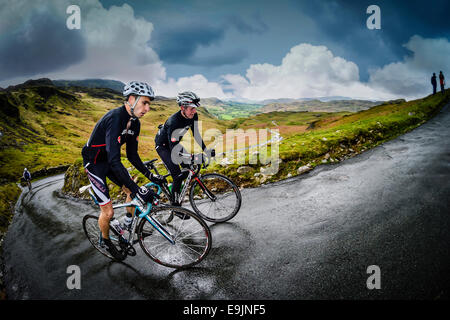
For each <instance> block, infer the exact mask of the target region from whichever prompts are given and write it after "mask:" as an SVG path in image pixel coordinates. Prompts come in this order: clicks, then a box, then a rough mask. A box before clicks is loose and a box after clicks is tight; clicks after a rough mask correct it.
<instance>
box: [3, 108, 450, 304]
mask: <svg viewBox="0 0 450 320" xmlns="http://www.w3.org/2000/svg"><path fill="white" fill-rule="evenodd" d="M62 185H63V176H62V175H59V176H55V177H51V178H47V179H43V180H41V181H38V182H35V183H34V184H33V190H32V192H31V193H25V194H23V196H22V197H21V198H20V200H19V202H18V204H17V206H16V214H15V216H14V219H13V222H12V224H11V226H10V228H9V231H8V233H7V235H6V237H5V239H4V244H3V247H4V249H3V250H4V252H3V255H4V262H5V269H6V270H5V283H6V287H7V288H6V289H7V295H8V297H9V298H10V299H448V298H449V297H450V290H449V288H450V272H449V271H450V232H449V230H450V105H447V106H446V107H444V108H443V110H442V111H441V113H439V114H438V115H437V116H436V117H434V118H433V119H431V120H430V121H429V122H427V123H426V124H424V125H422V126H421V127H419V128H417V129H415V130H413V131H412V132H410V133H408V134H405V135H403V136H401V137H399V138H397V139H395V140H392V141H390V142H387V143H385V144H383V145H381V146H379V147H376V148H374V149H372V150H369V151H367V152H365V153H363V154H361V155H358V156H356V157H354V158H352V159H349V160H346V161H344V162H342V163H339V164H334V165H323V166H320V167H318V168H316V169H315V170H313V171H311V172H310V173H308V174H304V175H302V176H298V177H293V178H290V179H288V180H284V181H281V182H278V183H274V184H268V185H264V186H262V187H259V188H255V189H244V190H242V196H243V204H242V208H241V211H240V212H239V214H238V215H237V216H236V217H235V218H234V219H233V220H231V221H230V222H228V223H223V224H213V225H210V227H211V231H212V236H213V248H212V250H211V252H210V254H209V256H208V257H207V258H206V259H205V260H204V261H203V262H202V263H200V264H199V265H198V266H196V267H195V268H192V269H188V270H182V271H176V270H173V269H169V268H165V267H162V266H160V265H158V264H156V263H154V262H152V261H151V260H150V259H148V258H147V257H146V256H145V255H144V254H143V253H142V252H141V249H140V248H139V249H138V250H137V251H138V255H137V256H136V257H129V258H128V259H127V260H126V261H125V263H115V262H111V261H110V260H108V259H107V258H105V257H103V256H102V255H101V254H99V253H98V252H97V251H95V249H93V248H92V247H91V246H90V244H89V242H88V241H87V239H86V238H85V236H84V233H83V230H82V227H81V220H82V217H83V216H84V215H85V214H87V213H95V212H97V209H96V208H95V207H93V206H92V205H91V204H90V203H86V202H77V201H75V200H71V199H67V198H64V197H61V196H59V190H60V189H61V187H62ZM70 265H77V266H79V267H80V270H81V289H80V290H77V289H74V290H69V289H68V288H67V286H66V281H67V278H68V277H69V274H68V273H67V268H68V266H70ZM372 265H376V266H378V267H379V270H380V274H379V275H380V278H379V279H380V281H381V282H380V283H381V288H380V289H372V290H369V289H368V288H367V280H368V278H369V277H370V276H371V274H369V273H368V272H367V268H368V267H369V266H372Z"/></svg>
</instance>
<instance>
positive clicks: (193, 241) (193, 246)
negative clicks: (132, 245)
mask: <svg viewBox="0 0 450 320" xmlns="http://www.w3.org/2000/svg"><path fill="white" fill-rule="evenodd" d="M175 212H177V213H179V214H184V215H187V216H189V217H190V219H187V220H186V219H181V218H179V217H173V216H174V213H175ZM151 217H152V218H153V219H154V220H156V221H157V222H158V223H159V224H160V227H162V229H164V231H166V232H167V233H168V234H169V236H170V237H171V238H172V240H173V243H171V242H170V241H169V240H168V239H167V238H166V237H164V236H163V235H162V234H161V232H159V231H158V230H157V229H156V228H155V227H154V226H153V225H152V224H151V223H150V222H149V221H148V220H147V219H146V218H144V219H142V220H141V222H140V223H139V226H138V229H137V233H138V239H139V244H140V245H141V248H142V250H143V251H144V252H145V254H146V255H148V256H149V257H150V258H151V259H152V260H153V261H155V262H157V263H159V264H161V265H163V266H166V267H171V268H177V269H178V268H187V267H191V266H193V265H195V264H197V263H199V262H200V261H202V260H203V259H204V258H205V257H206V255H207V254H208V252H209V250H210V249H211V232H210V230H209V228H208V225H207V224H206V223H205V222H204V221H203V220H202V219H201V218H199V217H198V216H196V215H195V214H194V213H193V212H192V211H190V210H188V209H185V208H182V207H173V206H161V207H157V208H154V212H152V213H151Z"/></svg>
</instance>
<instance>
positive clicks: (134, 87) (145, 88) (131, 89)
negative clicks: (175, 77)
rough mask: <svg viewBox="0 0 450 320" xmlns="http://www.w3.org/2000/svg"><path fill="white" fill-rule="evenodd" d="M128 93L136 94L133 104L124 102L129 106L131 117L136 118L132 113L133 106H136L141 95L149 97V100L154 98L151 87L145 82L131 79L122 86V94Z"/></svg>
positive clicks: (125, 95) (126, 94) (126, 95)
mask: <svg viewBox="0 0 450 320" xmlns="http://www.w3.org/2000/svg"><path fill="white" fill-rule="evenodd" d="M129 95H136V96H138V97H137V98H136V100H135V101H134V104H133V105H131V104H130V103H129V102H128V101H126V102H125V103H127V104H128V105H129V106H130V108H131V115H132V117H133V118H136V116H135V115H134V108H135V107H136V105H137V103H138V101H139V99H140V98H141V96H144V97H149V98H150V101H152V100H154V99H155V93H154V92H153V89H152V87H150V86H149V85H148V84H147V83H145V82H139V81H131V82H130V83H128V84H127V85H125V87H124V88H123V96H124V97H128V96H129Z"/></svg>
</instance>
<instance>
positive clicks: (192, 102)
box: [177, 91, 200, 108]
mask: <svg viewBox="0 0 450 320" xmlns="http://www.w3.org/2000/svg"><path fill="white" fill-rule="evenodd" d="M177 103H178V105H179V106H180V107H181V106H187V107H195V108H196V107H200V98H199V97H198V96H197V95H196V94H195V93H193V92H192V91H184V92H181V93H179V94H178V96H177Z"/></svg>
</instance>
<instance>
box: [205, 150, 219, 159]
mask: <svg viewBox="0 0 450 320" xmlns="http://www.w3.org/2000/svg"><path fill="white" fill-rule="evenodd" d="M204 152H205V153H206V155H207V156H208V157H211V158H214V157H215V156H216V150H215V149H208V148H206V149H205V150H204Z"/></svg>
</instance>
